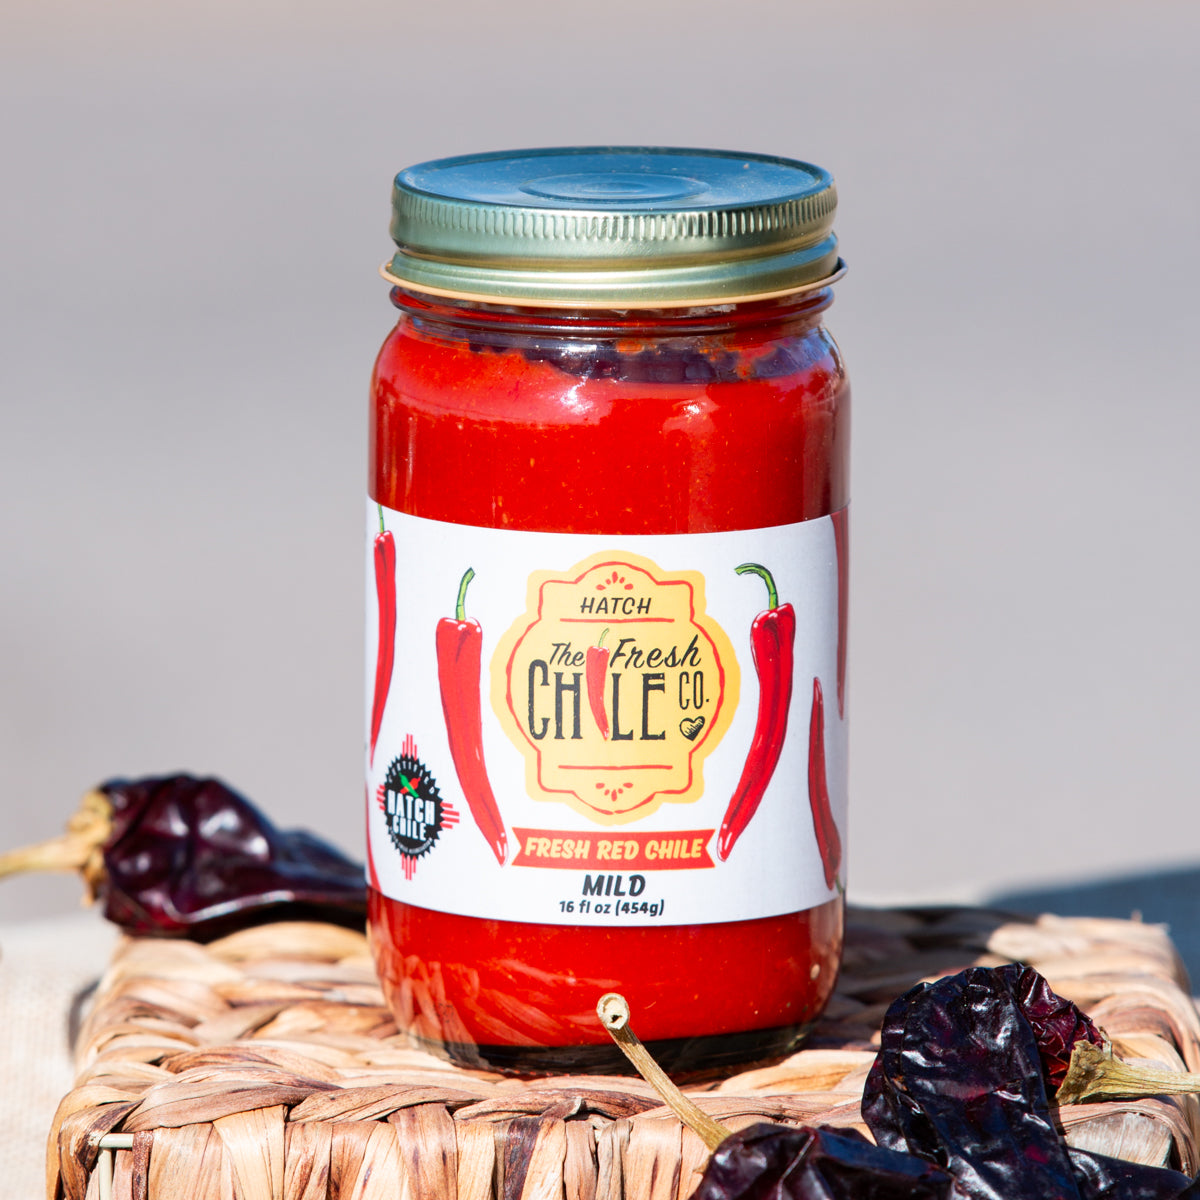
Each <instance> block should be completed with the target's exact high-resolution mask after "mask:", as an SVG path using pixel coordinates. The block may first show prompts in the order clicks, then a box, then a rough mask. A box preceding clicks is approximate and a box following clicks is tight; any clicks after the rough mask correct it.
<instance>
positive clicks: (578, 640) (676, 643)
mask: <svg viewBox="0 0 1200 1200" xmlns="http://www.w3.org/2000/svg"><path fill="white" fill-rule="evenodd" d="M526 608H527V611H526V612H525V613H524V614H522V615H521V616H520V617H519V618H518V619H517V620H516V621H515V622H514V623H513V625H512V626H511V627H510V629H509V630H508V632H507V633H506V634H505V635H504V636H503V638H501V640H500V643H499V645H498V647H497V649H496V653H495V655H494V657H493V659H492V672H491V675H492V706H493V708H494V710H495V711H496V713H497V715H498V717H499V718H500V721H501V724H502V726H503V728H504V730H505V732H506V733H507V734H508V736H509V738H511V740H512V742H513V744H514V745H516V747H517V748H518V749H519V750H520V751H521V753H522V754H523V755H524V757H525V765H526V787H527V790H528V792H529V794H530V795H531V796H532V797H534V798H535V799H541V800H556V801H559V802H561V803H565V804H568V805H570V806H571V808H573V809H575V810H576V811H577V812H579V813H581V814H583V815H584V816H586V817H588V818H590V819H591V820H592V821H595V822H596V823H597V824H600V825H616V824H624V823H627V822H630V821H636V820H639V819H641V818H642V817H645V816H649V815H650V813H652V812H655V811H656V810H657V809H658V808H659V807H660V805H662V804H663V803H664V802H672V803H688V802H691V801H694V800H696V799H697V798H698V797H699V796H700V795H701V793H702V792H703V778H702V767H703V761H704V758H705V756H706V755H707V754H708V753H709V752H710V751H712V750H713V749H714V748H715V747H716V745H717V744H718V743H719V742H720V740H721V738H722V736H723V735H724V733H725V731H726V729H727V728H728V727H729V723H730V721H731V720H732V718H733V713H734V711H735V709H736V708H737V699H738V687H739V673H738V667H737V660H736V658H735V657H734V653H733V647H732V646H731V644H730V642H729V639H728V637H727V636H726V635H725V632H724V630H722V629H721V627H720V626H719V625H718V624H717V623H716V622H715V621H713V620H712V619H711V618H710V617H709V616H708V615H707V613H706V612H705V600H704V577H703V576H702V575H701V574H700V573H699V572H695V571H683V572H675V573H666V572H663V571H662V570H661V569H660V568H659V567H658V566H657V565H656V564H655V563H653V562H651V561H650V560H649V559H646V558H642V557H640V556H638V555H633V554H626V553H624V552H604V553H600V554H595V555H592V556H591V557H590V558H587V559H585V560H584V561H583V562H581V563H578V564H576V565H575V566H574V567H572V568H571V570H569V571H567V572H565V573H560V572H552V571H538V572H534V573H533V574H532V575H531V576H530V578H529V586H528V593H527V599H526Z"/></svg>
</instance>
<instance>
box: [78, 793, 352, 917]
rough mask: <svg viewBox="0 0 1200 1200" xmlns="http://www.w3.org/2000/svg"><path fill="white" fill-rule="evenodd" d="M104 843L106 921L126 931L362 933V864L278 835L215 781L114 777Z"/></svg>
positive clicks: (310, 841)
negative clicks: (263, 927) (342, 928)
mask: <svg viewBox="0 0 1200 1200" xmlns="http://www.w3.org/2000/svg"><path fill="white" fill-rule="evenodd" d="M99 791H101V792H102V793H103V794H104V795H105V796H106V797H107V798H108V800H109V803H110V804H111V805H112V831H111V833H110V834H109V836H108V838H107V840H106V842H105V845H104V866H105V871H106V875H107V881H106V882H105V883H103V884H101V886H100V889H99V894H100V896H101V897H102V899H103V901H104V915H105V916H106V917H107V918H108V919H109V920H110V921H113V922H115V923H116V924H118V925H120V926H121V928H123V929H124V930H126V931H127V932H129V933H136V934H144V935H176V936H186V937H191V938H195V939H198V940H208V939H211V938H214V937H220V936H222V935H224V934H226V933H230V932H232V931H233V930H235V929H240V928H244V927H245V926H248V925H254V924H258V923H261V922H263V921H274V920H296V919H301V920H302V919H309V920H323V921H333V922H336V923H339V924H344V925H350V926H352V927H354V928H362V927H363V926H364V924H365V922H366V885H365V882H364V877H363V868H362V866H361V864H359V863H355V862H352V861H351V860H350V859H348V858H346V857H345V856H344V855H343V854H342V853H341V852H340V851H338V850H336V849H335V848H334V847H333V846H331V845H329V844H328V843H327V842H324V841H322V840H321V839H320V838H318V837H316V836H315V835H313V834H311V833H308V832H306V831H304V830H299V829H297V830H286V831H285V830H281V829H278V828H277V827H276V826H275V825H274V824H273V823H272V822H271V821H270V820H269V819H268V818H267V817H266V816H265V814H263V813H262V812H260V811H259V810H258V809H257V808H256V807H255V806H254V805H253V804H251V803H250V801H249V800H247V799H246V798H245V797H243V796H240V795H239V794H238V793H237V792H235V791H233V790H232V789H230V788H228V787H226V785H225V784H223V783H222V782H221V781H220V780H218V779H195V778H193V777H191V776H190V775H173V776H168V777H166V778H162V779H135V780H126V779H116V780H112V781H110V782H109V783H106V784H104V785H102V786H101V787H100V788H99Z"/></svg>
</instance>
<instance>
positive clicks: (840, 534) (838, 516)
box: [830, 508, 850, 717]
mask: <svg viewBox="0 0 1200 1200" xmlns="http://www.w3.org/2000/svg"><path fill="white" fill-rule="evenodd" d="M849 512H850V510H849V509H848V508H842V509H839V510H838V511H837V512H835V513H832V514H831V517H830V519H831V520H832V521H833V545H834V548H835V550H836V551H837V589H838V600H837V605H838V609H837V612H838V632H837V696H838V716H839V717H844V716H845V715H846V618H847V617H848V616H849V612H850V591H849V587H848V585H849V582H850V580H849V574H850V571H849V568H850V532H849V528H848V525H847V522H846V518H847V516H848V515H849Z"/></svg>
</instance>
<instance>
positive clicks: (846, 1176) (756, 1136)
mask: <svg viewBox="0 0 1200 1200" xmlns="http://www.w3.org/2000/svg"><path fill="white" fill-rule="evenodd" d="M953 1186H954V1180H953V1178H952V1177H951V1176H950V1175H948V1174H947V1173H946V1172H945V1171H943V1170H942V1169H941V1168H940V1167H936V1166H934V1165H933V1164H932V1163H927V1162H924V1161H922V1160H921V1159H919V1158H915V1157H913V1156H912V1155H911V1154H899V1153H896V1152H895V1151H893V1150H886V1149H883V1148H881V1147H879V1146H874V1145H872V1144H871V1143H870V1142H869V1141H868V1140H867V1139H866V1138H865V1137H863V1136H862V1134H860V1133H859V1132H858V1131H857V1130H854V1129H832V1128H830V1127H828V1126H822V1127H821V1128H819V1129H810V1128H807V1127H805V1126H801V1127H799V1128H794V1127H792V1126H788V1125H775V1124H771V1123H768V1122H763V1123H761V1124H758V1125H751V1126H750V1127H749V1128H748V1129H743V1130H740V1131H739V1132H737V1133H732V1134H730V1135H729V1137H727V1138H726V1139H725V1140H724V1141H723V1142H722V1143H721V1145H720V1146H718V1147H717V1149H716V1151H714V1153H713V1156H712V1157H711V1158H710V1159H709V1160H708V1165H707V1166H706V1167H705V1169H704V1175H703V1177H702V1178H701V1180H700V1183H699V1185H698V1186H697V1188H696V1190H695V1191H694V1192H693V1193H692V1195H691V1200H952V1197H953V1196H954V1195H955V1193H954V1192H953V1190H952V1189H953Z"/></svg>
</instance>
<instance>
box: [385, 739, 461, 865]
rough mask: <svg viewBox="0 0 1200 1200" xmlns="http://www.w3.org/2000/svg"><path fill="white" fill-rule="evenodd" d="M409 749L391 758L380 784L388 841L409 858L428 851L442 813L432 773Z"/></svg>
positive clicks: (434, 838)
mask: <svg viewBox="0 0 1200 1200" xmlns="http://www.w3.org/2000/svg"><path fill="white" fill-rule="evenodd" d="M412 750H413V752H412V753H408V752H407V751H406V752H405V753H404V754H401V755H400V757H399V758H394V759H392V764H391V766H390V767H388V771H387V778H386V779H385V780H384V784H383V796H382V801H383V811H384V815H385V816H386V817H387V827H388V834H389V835H390V837H391V839H392V845H393V846H395V847H396V849H397V850H399V851H400V853H401V854H404V855H407V856H408V857H409V858H420V857H421V855H422V854H428V853H429V851H430V849H431V848H432V847H433V844H434V843H435V842H436V841H437V840H438V834H439V833H441V832H442V827H443V825H444V823H445V820H446V817H447V816H448V815H449V814H448V813H447V812H445V811H444V806H443V804H442V796H441V793H440V792H439V791H438V786H437V783H436V781H435V780H434V778H433V776H432V775H431V774H430V773H429V771H428V770H427V769H426V767H425V764H424V763H423V762H421V760H420V759H418V758H417V756H416V747H415V746H414V747H413V748H412Z"/></svg>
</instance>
